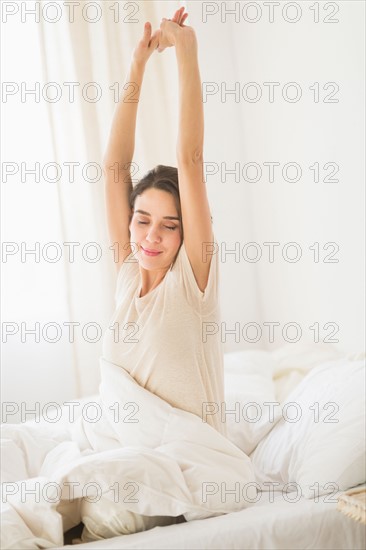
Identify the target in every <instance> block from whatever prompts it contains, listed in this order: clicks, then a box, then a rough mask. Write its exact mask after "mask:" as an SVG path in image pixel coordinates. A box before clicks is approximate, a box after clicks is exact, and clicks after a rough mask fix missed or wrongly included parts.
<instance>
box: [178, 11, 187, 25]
mask: <svg viewBox="0 0 366 550" xmlns="http://www.w3.org/2000/svg"><path fill="white" fill-rule="evenodd" d="M187 17H188V13H185V14H184V15H183V17H182V20H181V22H180V25H181V26H183V23H184V21H185V20H186V19H187Z"/></svg>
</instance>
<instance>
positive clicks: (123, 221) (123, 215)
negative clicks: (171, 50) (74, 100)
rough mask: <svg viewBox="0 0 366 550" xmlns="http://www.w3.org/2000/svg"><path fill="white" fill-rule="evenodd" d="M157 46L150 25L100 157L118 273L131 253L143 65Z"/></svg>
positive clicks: (137, 52) (134, 61) (136, 54)
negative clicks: (133, 176)
mask: <svg viewBox="0 0 366 550" xmlns="http://www.w3.org/2000/svg"><path fill="white" fill-rule="evenodd" d="M157 46H158V32H156V33H154V35H152V36H151V25H150V23H146V24H145V28H144V35H143V38H142V40H141V41H140V42H139V44H138V46H137V47H136V49H135V50H134V53H133V55H132V60H131V65H130V68H129V71H128V74H127V76H126V79H125V82H124V86H123V92H122V94H121V98H120V100H119V103H118V104H117V106H116V109H115V112H114V115H113V121H112V128H111V132H110V136H109V141H108V145H107V148H106V151H105V154H104V158H103V173H104V189H105V203H106V211H107V220H108V231H109V237H110V242H111V245H114V244H115V243H117V245H118V252H119V253H118V261H117V262H116V267H117V270H118V269H119V267H120V265H121V264H122V263H123V261H124V260H125V259H126V258H127V256H128V255H129V254H130V253H131V246H130V231H129V224H130V216H131V209H130V206H129V196H130V193H131V191H132V182H131V174H130V164H131V162H132V159H133V154H134V149H135V130H136V117H137V108H138V102H139V99H140V93H141V87H142V81H143V77H144V72H145V66H146V62H147V60H148V59H149V57H150V55H151V54H152V52H153V51H154V49H155V48H156V47H157Z"/></svg>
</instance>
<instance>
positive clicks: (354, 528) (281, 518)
mask: <svg viewBox="0 0 366 550" xmlns="http://www.w3.org/2000/svg"><path fill="white" fill-rule="evenodd" d="M339 494H340V492H338V493H334V494H332V495H324V496H322V497H318V501H317V502H316V501H315V500H312V499H306V498H304V497H301V498H300V499H299V500H297V493H288V494H287V495H283V494H282V492H281V491H278V492H274V493H264V492H263V493H262V494H261V498H260V499H259V500H258V502H257V503H256V504H255V505H254V506H252V507H250V508H247V509H245V510H241V511H240V512H234V513H230V514H226V515H222V516H219V517H215V518H207V519H202V520H196V521H190V522H187V523H181V524H177V525H169V526H165V527H155V528H154V529H151V530H149V531H144V532H142V533H135V534H132V535H124V536H118V537H114V538H111V539H108V540H101V541H100V542H99V541H96V542H90V543H84V544H83V543H82V544H78V545H77V546H75V545H66V546H63V548H75V547H77V548H80V550H81V549H83V548H89V549H90V550H92V549H94V548H95V549H97V548H98V549H104V550H106V549H110V548H115V549H117V548H118V549H124V548H139V549H145V548H146V549H148V548H149V549H163V548H167V549H168V548H170V549H176V548H177V549H178V548H180V549H183V548H184V549H190V550H192V549H201V548H202V549H210V550H214V549H222V548H225V549H229V548H230V549H248V550H249V549H251V550H253V549H258V550H262V549H263V550H264V549H265V550H269V549H278V550H285V549H289V550H290V549H291V550H295V549H304V548H314V549H315V548H317V549H319V548H324V549H325V548H329V549H332V550H338V549H350V550H351V549H353V550H358V549H364V548H365V547H366V528H365V526H364V525H363V524H361V523H360V522H357V521H355V520H353V519H351V518H349V517H347V516H345V515H344V514H342V513H341V512H339V511H338V510H337V509H336V506H337V496H338V495H339ZM286 499H287V500H286ZM290 499H293V502H288V500H290ZM296 500H297V501H296Z"/></svg>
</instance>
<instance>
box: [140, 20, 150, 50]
mask: <svg viewBox="0 0 366 550" xmlns="http://www.w3.org/2000/svg"><path fill="white" fill-rule="evenodd" d="M150 37H151V23H149V22H148V21H147V22H146V23H145V25H144V36H143V37H142V40H143V42H144V43H145V44H148V42H149V40H150Z"/></svg>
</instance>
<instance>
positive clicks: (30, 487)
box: [1, 358, 255, 549]
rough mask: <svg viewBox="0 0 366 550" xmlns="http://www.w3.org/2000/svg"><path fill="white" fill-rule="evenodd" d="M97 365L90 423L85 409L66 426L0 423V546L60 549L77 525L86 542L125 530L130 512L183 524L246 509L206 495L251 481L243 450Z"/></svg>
mask: <svg viewBox="0 0 366 550" xmlns="http://www.w3.org/2000/svg"><path fill="white" fill-rule="evenodd" d="M100 363H101V384H100V395H99V397H98V401H97V403H98V407H99V409H98V407H95V410H96V411H99V418H98V421H97V422H91V421H90V419H91V418H92V414H90V411H89V414H88V419H89V420H86V419H85V416H82V415H80V416H79V418H78V420H77V421H76V422H74V423H69V424H65V423H63V424H58V423H55V424H51V425H49V424H48V425H47V424H45V423H40V424H38V425H37V424H36V423H34V422H33V423H29V424H24V425H3V427H2V428H3V429H2V482H3V486H2V504H3V509H2V531H1V548H16V549H19V548H51V547H54V546H57V545H60V544H61V545H62V543H63V531H66V530H68V529H70V528H71V527H74V526H75V525H78V524H79V523H80V521H83V523H84V525H85V527H86V529H85V530H86V531H87V533H86V535H85V537H86V536H87V538H83V540H87V541H90V540H98V539H99V538H102V537H103V538H104V537H105V538H107V537H111V536H114V535H117V534H120V533H129V532H135V527H134V516H133V515H134V514H137V515H138V516H137V517H138V518H139V517H140V516H141V515H142V516H147V517H151V516H154V517H157V520H156V523H155V524H156V525H160V524H161V521H163V524H164V523H165V524H166V517H167V516H168V518H176V517H178V516H180V515H183V514H184V517H185V519H186V520H187V521H190V520H193V519H201V518H207V517H212V516H217V515H221V514H224V513H227V512H229V511H236V510H241V509H243V508H244V507H247V506H250V505H251V504H250V503H249V502H248V501H246V500H240V501H238V502H235V501H234V502H232V501H225V499H222V498H221V491H220V490H217V491H216V490H215V488H216V487H221V486H222V484H228V485H229V486H231V485H233V484H235V483H240V485H241V486H245V485H246V484H248V483H253V482H254V481H255V476H254V470H253V468H252V465H251V461H250V459H249V458H248V457H247V455H246V454H244V452H243V451H241V450H240V449H239V448H238V447H236V446H235V445H234V444H232V443H231V442H230V441H229V439H227V438H225V437H224V436H222V435H221V434H220V433H219V432H218V431H216V430H215V429H214V428H212V427H211V426H210V425H209V424H208V423H204V422H202V420H201V419H200V418H199V417H198V416H196V415H194V414H192V413H188V412H186V411H183V410H180V409H176V408H174V407H172V406H171V405H169V404H168V403H166V402H165V401H163V400H162V399H161V398H159V397H158V396H156V395H154V394H152V393H150V392H149V391H147V390H145V389H144V388H142V387H141V386H140V385H139V384H137V383H136V382H135V381H134V379H133V378H132V377H131V376H130V375H129V374H128V373H127V372H126V371H125V370H123V369H121V368H120V367H118V366H116V365H114V364H112V363H109V362H107V361H105V360H104V359H103V358H101V362H100ZM116 404H118V407H116V406H115V405H116ZM126 404H128V407H127V409H126V408H125V405H126ZM131 405H132V408H131ZM71 487H72V488H73V492H72V493H71ZM70 495H72V499H70ZM83 497H84V498H83ZM126 511H128V512H129V513H127V514H126ZM131 513H132V514H131ZM161 516H164V518H161ZM131 518H132V519H131ZM146 522H148V526H149V527H150V528H151V527H152V526H154V520H152V521H151V520H148V519H146V520H145V523H146ZM170 523H172V520H170ZM143 525H144V523H143Z"/></svg>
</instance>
